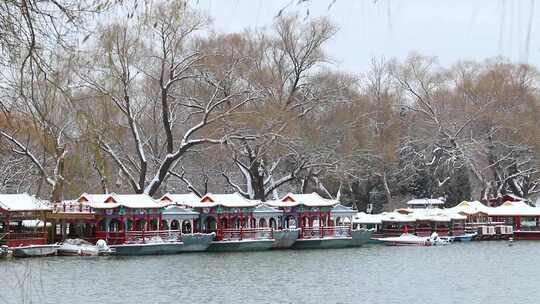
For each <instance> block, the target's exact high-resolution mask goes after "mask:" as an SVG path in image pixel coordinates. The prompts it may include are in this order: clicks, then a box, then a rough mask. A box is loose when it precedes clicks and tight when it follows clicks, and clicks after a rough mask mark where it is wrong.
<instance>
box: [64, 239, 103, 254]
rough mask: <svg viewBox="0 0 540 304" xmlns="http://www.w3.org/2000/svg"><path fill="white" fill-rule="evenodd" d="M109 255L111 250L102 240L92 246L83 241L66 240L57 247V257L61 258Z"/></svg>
mask: <svg viewBox="0 0 540 304" xmlns="http://www.w3.org/2000/svg"><path fill="white" fill-rule="evenodd" d="M110 253H111V249H110V248H109V247H108V246H107V243H105V241H103V240H99V241H98V242H97V243H96V245H94V244H92V243H90V242H87V241H85V240H83V239H67V240H65V241H64V242H63V243H62V244H61V245H60V247H58V255H62V256H97V255H107V254H110Z"/></svg>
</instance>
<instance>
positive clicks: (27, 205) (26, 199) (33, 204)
mask: <svg viewBox="0 0 540 304" xmlns="http://www.w3.org/2000/svg"><path fill="white" fill-rule="evenodd" d="M0 209H3V210H6V211H48V210H52V208H51V207H50V206H48V205H47V204H46V203H45V201H42V200H39V199H37V198H35V197H34V196H31V195H29V194H28V193H20V194H0Z"/></svg>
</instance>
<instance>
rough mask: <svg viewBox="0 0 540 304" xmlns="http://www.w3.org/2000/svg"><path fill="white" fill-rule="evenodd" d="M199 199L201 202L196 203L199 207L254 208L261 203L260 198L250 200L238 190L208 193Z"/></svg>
mask: <svg viewBox="0 0 540 304" xmlns="http://www.w3.org/2000/svg"><path fill="white" fill-rule="evenodd" d="M199 201H200V203H198V204H196V205H197V207H214V206H217V205H221V206H223V207H227V208H253V207H256V206H257V205H259V204H260V203H261V201H258V200H249V199H247V198H245V197H244V196H242V195H241V194H240V193H238V192H235V193H228V194H213V193H207V194H205V195H204V196H203V197H202V198H201V199H200V200H199ZM194 207H195V206H194Z"/></svg>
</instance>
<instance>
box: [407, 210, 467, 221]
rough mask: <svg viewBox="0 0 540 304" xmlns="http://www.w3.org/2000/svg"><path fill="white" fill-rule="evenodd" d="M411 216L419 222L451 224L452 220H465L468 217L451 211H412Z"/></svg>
mask: <svg viewBox="0 0 540 304" xmlns="http://www.w3.org/2000/svg"><path fill="white" fill-rule="evenodd" d="M410 211H411V212H410V213H409V215H410V216H412V217H414V218H416V220H417V221H433V222H450V221H451V220H464V219H466V218H467V217H466V216H464V215H460V214H458V213H456V212H454V211H452V210H450V209H429V208H428V209H410Z"/></svg>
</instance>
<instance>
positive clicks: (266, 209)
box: [253, 204, 283, 215]
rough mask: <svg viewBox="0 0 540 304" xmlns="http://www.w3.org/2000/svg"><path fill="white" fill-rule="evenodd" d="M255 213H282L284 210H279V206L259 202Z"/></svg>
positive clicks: (254, 210)
mask: <svg viewBox="0 0 540 304" xmlns="http://www.w3.org/2000/svg"><path fill="white" fill-rule="evenodd" d="M253 213H263V214H264V213H274V214H279V215H281V214H282V213H283V211H282V210H279V209H277V208H274V207H271V206H268V205H266V204H259V205H258V206H257V207H255V209H253Z"/></svg>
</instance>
